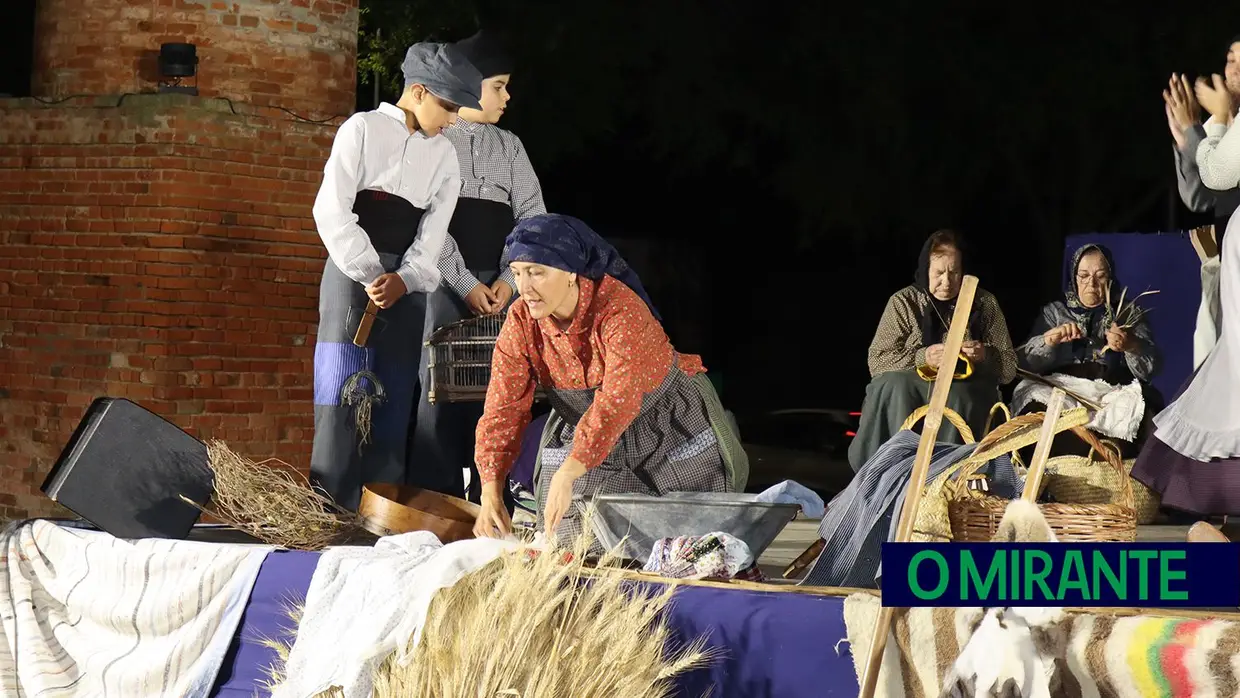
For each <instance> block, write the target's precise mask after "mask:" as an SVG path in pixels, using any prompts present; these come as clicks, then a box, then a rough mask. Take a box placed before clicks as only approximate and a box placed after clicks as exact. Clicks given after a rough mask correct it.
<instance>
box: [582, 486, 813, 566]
mask: <svg viewBox="0 0 1240 698" xmlns="http://www.w3.org/2000/svg"><path fill="white" fill-rule="evenodd" d="M757 498H758V495H756V494H747V493H729V492H673V493H669V494H666V495H664V496H662V497H654V496H650V495H641V494H604V495H599V496H597V497H593V498H590V497H585V498H582V499H575V500H574V501H573V504H574V505H575V506H576V508H577V511H578V513H579V514H580V515H582V516H585V515H586V512H587V511H588V510H589V509H590V506H591V505H593V506H594V509H595V511H594V514H593V518H592V519H591V527H592V528H593V530H594V535H595V536H597V537H598V541H599V543H600V544H601V545H602V546H603V547H604V548H606V549H609V550H610V549H615V548H616V546H618V545H619V544H620V540H621V539H622V538H624V537H625V536H628V539H627V540H626V541H625V542H624V547H623V548H622V549H621V551H620V555H621V556H623V557H625V558H627V559H630V560H636V561H638V562H643V563H644V562H645V561H646V560H647V559H649V558H650V551H651V550H652V549H654V544H655V541H657V540H659V539H660V538H674V537H676V536H704V535H706V534H707V533H715V532H723V533H727V534H730V535H733V536H735V537H737V538H739V539H741V540H743V541H745V544H746V545H748V546H749V552H750V553H751V554H752V555H753V557H754V559H755V560H756V559H758V557H759V556H761V555H762V553H763V551H765V550H766V549H767V547H768V546H769V545H770V544H771V543H772V542H774V540H775V537H776V536H778V535H779V532H780V531H782V530H784V527H785V526H787V525H788V522H790V521H792V520H793V519H794V518H796V515H797V512H798V511H800V510H801V507H800V505H798V504H782V503H781V504H771V503H768V502H760V501H758V500H757Z"/></svg>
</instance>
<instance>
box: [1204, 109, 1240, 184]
mask: <svg viewBox="0 0 1240 698" xmlns="http://www.w3.org/2000/svg"><path fill="white" fill-rule="evenodd" d="M1237 131H1238V130H1237V129H1235V128H1229V127H1228V126H1227V124H1221V123H1219V122H1218V120H1216V119H1215V118H1214V117H1213V116H1211V117H1210V118H1209V119H1208V120H1207V121H1206V123H1205V132H1206V137H1205V139H1204V140H1202V141H1201V144H1200V145H1198V146H1197V153H1196V158H1197V169H1198V171H1200V172H1201V183H1202V184H1204V185H1206V187H1208V188H1210V189H1213V190H1215V191H1227V190H1228V189H1235V188H1236V187H1238V186H1240V132H1237Z"/></svg>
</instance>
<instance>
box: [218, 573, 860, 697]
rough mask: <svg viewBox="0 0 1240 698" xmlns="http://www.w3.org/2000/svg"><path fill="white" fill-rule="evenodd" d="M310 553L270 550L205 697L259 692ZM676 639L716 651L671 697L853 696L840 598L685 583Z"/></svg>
mask: <svg viewBox="0 0 1240 698" xmlns="http://www.w3.org/2000/svg"><path fill="white" fill-rule="evenodd" d="M317 562H318V554H317V553H301V552H275V553H272V554H271V555H269V556H268V557H267V560H266V561H265V562H264V563H263V566H262V569H261V570H259V573H258V580H257V581H256V582H255V584H254V591H253V593H252V595H251V597H250V603H249V605H248V606H247V608H246V611H245V616H244V617H243V618H242V620H241V627H240V628H239V629H238V631H237V637H236V638H235V639H234V640H233V645H232V648H231V649H230V650H229V653H228V656H227V657H225V659H224V666H223V667H222V668H221V670H220V675H219V679H218V680H217V682H216V690H215V692H214V695H216V696H225V697H227V698H253V696H255V695H260V696H266V695H268V693H267V691H266V690H265V688H264V684H265V682H266V681H267V680H268V679H267V675H266V673H265V672H264V669H265V668H266V667H269V666H271V665H272V663H273V662H274V661H275V659H276V656H275V653H274V652H273V651H272V650H270V649H268V648H267V647H264V646H263V645H262V644H261V642H262V639H263V638H272V637H287V633H288V632H289V627H290V625H291V621H290V620H289V618H288V616H287V613H286V609H287V608H288V606H289V604H290V603H291V602H300V601H302V600H304V598H305V593H306V589H307V588H308V587H309V585H310V577H311V576H312V575H313V574H314V566H315V564H316V563H317ZM670 618H671V624H672V627H673V629H674V630H675V631H676V634H677V636H678V638H679V639H680V640H681V641H682V642H685V641H689V640H692V639H695V638H697V637H700V636H702V635H706V636H707V639H708V642H709V644H710V645H711V646H712V647H716V648H719V649H720V650H722V656H721V657H720V658H719V659H717V660H716V661H715V663H714V664H713V665H712V666H711V667H710V668H709V669H703V670H700V671H698V672H695V673H693V674H690V675H688V676H686V677H684V678H683V679H682V681H681V682H680V683H681V688H682V690H681V691H680V695H683V696H686V697H688V698H699V697H700V696H703V695H707V693H706V691H707V689H708V688H712V687H713V690H712V691H711V692H710V693H709V695H710V696H711V697H712V698H733V697H735V698H763V697H765V696H779V697H780V698H802V697H804V698H836V697H841V698H842V697H847V698H853V697H854V696H856V695H857V679H856V675H855V674H854V672H853V666H852V655H851V654H850V652H849V648H848V643H844V644H843V645H841V646H840V650H839V652H838V653H837V652H836V649H835V647H836V643H837V642H839V640H840V639H841V638H843V637H845V635H846V632H845V628H844V599H843V598H839V597H824V596H811V595H807V594H797V593H780V592H769V593H768V592H758V591H744V590H732V589H718V588H710V587H685V588H683V589H681V590H680V591H678V592H677V594H676V597H675V599H674V600H673V602H672V607H671V616H670Z"/></svg>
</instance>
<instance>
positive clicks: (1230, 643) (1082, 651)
mask: <svg viewBox="0 0 1240 698" xmlns="http://www.w3.org/2000/svg"><path fill="white" fill-rule="evenodd" d="M879 608H880V602H879V599H878V598H877V597H875V596H873V595H870V594H854V595H853V596H850V597H849V598H848V599H847V600H846V601H845V603H844V622H845V624H846V625H847V627H848V641H849V644H850V645H851V650H852V653H853V660H854V666H855V668H856V671H857V676H858V679H860V676H861V673H862V672H863V671H864V667H863V666H862V664H863V663H864V661H865V656H866V651H867V649H868V648H869V643H870V637H871V635H872V634H873V630H874V622H875V620H876V618H877V616H878V611H879ZM982 619H983V614H982V609H979V608H960V609H955V608H915V609H908V610H906V611H900V612H897V613H896V615H895V622H894V623H893V627H892V631H891V635H890V636H889V638H888V642H887V651H886V654H884V656H883V667H882V669H881V670H880V671H879V680H878V690H877V691H876V692H875V696H876V698H879V697H884V696H885V697H888V698H899V697H900V696H909V698H936V697H939V696H952V697H956V696H960V697H971V696H1002V697H1003V698H1030V696H1032V695H1035V694H1036V692H1035V691H1031V690H1029V688H1028V687H1029V686H1030V684H1031V682H1040V681H1043V680H1044V681H1045V685H1046V687H1047V690H1048V692H1049V695H1051V696H1055V698H1059V697H1060V696H1063V697H1064V698H1160V697H1161V698H1229V697H1231V696H1236V695H1237V694H1238V693H1240V623H1237V622H1235V621H1231V620H1221V619H1201V620H1198V619H1184V618H1166V617H1158V616H1149V615H1146V616H1128V617H1117V616H1112V615H1098V614H1077V613H1071V614H1062V615H1060V616H1059V617H1058V619H1057V620H1055V621H1054V622H1051V623H1049V624H1047V625H1045V626H1036V627H1034V628H1032V629H1031V631H1030V632H1029V633H1028V635H1029V639H1030V640H1031V643H1030V647H1029V648H1028V649H1019V650H1018V651H1020V652H1024V653H1033V654H1036V655H1037V656H1036V658H1035V657H1025V659H1027V660H1034V659H1036V660H1038V661H1037V663H1038V665H1039V666H1045V667H1046V668H1047V673H1046V675H1045V676H1043V677H1039V676H1033V677H1029V676H1024V677H1021V676H1009V677H1006V678H1011V679H1012V680H1010V681H1005V680H1003V678H1004V677H1001V680H1000V681H999V683H998V688H997V689H991V688H987V689H978V687H977V686H976V685H974V684H972V683H971V682H970V681H969V676H970V670H969V669H970V668H969V667H962V666H958V665H957V662H958V659H961V660H962V658H961V655H962V653H963V652H964V649H965V647H966V645H967V644H968V643H969V640H970V639H972V636H973V634H974V632H975V631H977V630H978V627H979V625H980V624H981V623H982ZM997 649H999V648H997ZM1002 649H1004V650H1008V651H1011V650H1013V649H1014V646H1013V647H1004V648H1002ZM994 654H995V655H996V656H997V655H998V654H999V653H998V652H995V653H994ZM961 678H963V679H964V680H958V679H961Z"/></svg>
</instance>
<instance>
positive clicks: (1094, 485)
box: [1045, 439, 1162, 524]
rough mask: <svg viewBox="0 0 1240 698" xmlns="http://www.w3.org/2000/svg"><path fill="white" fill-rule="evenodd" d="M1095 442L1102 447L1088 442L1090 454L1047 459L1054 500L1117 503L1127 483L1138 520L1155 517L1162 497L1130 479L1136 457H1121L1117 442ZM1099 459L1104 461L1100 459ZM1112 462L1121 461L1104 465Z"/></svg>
mask: <svg viewBox="0 0 1240 698" xmlns="http://www.w3.org/2000/svg"><path fill="white" fill-rule="evenodd" d="M1098 442H1099V443H1100V444H1101V446H1102V449H1103V450H1102V451H1099V450H1098V447H1097V446H1095V445H1094V443H1090V447H1089V455H1086V456H1056V457H1054V458H1051V459H1050V460H1048V461H1046V480H1045V482H1046V491H1047V492H1049V493H1050V495H1051V497H1054V499H1055V501H1057V502H1065V503H1070V504H1119V503H1122V502H1123V501H1124V500H1123V488H1124V485H1125V484H1126V485H1127V486H1128V487H1129V488H1131V490H1132V498H1133V506H1134V508H1135V509H1136V512H1137V524H1148V523H1152V522H1153V521H1154V519H1156V518H1157V517H1158V508H1159V507H1160V506H1161V505H1162V500H1161V498H1160V497H1159V496H1158V494H1157V493H1156V492H1154V491H1153V490H1151V489H1150V488H1148V487H1146V486H1145V485H1143V484H1141V483H1140V482H1137V481H1136V480H1134V479H1132V466H1133V465H1135V464H1136V462H1137V459H1136V458H1129V459H1128V460H1123V457H1122V456H1121V455H1120V450H1119V446H1117V445H1116V444H1114V443H1113V442H1111V441H1109V440H1107V439H1098ZM1095 456H1097V458H1095ZM1108 456H1109V457H1108ZM1100 460H1101V461H1103V462H1102V463H1099V461H1100ZM1115 463H1120V469H1119V470H1117V469H1116V468H1115V467H1107V465H1108V464H1110V465H1112V466H1114V464H1115ZM1125 481H1126V482H1125Z"/></svg>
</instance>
